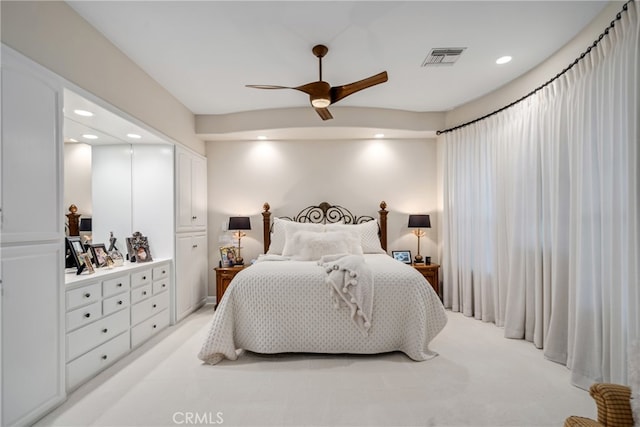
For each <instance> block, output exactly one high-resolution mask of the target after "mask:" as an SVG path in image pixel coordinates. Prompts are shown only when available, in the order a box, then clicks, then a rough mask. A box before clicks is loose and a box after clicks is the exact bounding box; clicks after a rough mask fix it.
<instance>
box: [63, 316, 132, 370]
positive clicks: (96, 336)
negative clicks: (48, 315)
mask: <svg viewBox="0 0 640 427" xmlns="http://www.w3.org/2000/svg"><path fill="white" fill-rule="evenodd" d="M128 328H129V310H120V311H118V312H116V313H113V314H111V315H109V316H107V317H103V318H102V319H100V320H97V321H95V322H93V323H91V324H89V325H87V326H83V327H82V328H80V329H77V330H75V331H73V332H70V333H68V334H67V361H70V360H73V359H75V358H76V357H78V356H80V355H81V354H82V353H85V352H86V351H88V350H91V349H92V348H94V347H97V346H99V345H100V344H102V343H104V342H106V341H107V340H109V339H111V338H113V337H115V336H116V335H118V334H120V333H122V332H124V331H126V330H127V329H128Z"/></svg>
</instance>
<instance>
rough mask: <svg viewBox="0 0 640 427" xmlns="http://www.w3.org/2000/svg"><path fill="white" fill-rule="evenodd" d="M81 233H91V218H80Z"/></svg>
mask: <svg viewBox="0 0 640 427" xmlns="http://www.w3.org/2000/svg"><path fill="white" fill-rule="evenodd" d="M79 231H91V218H80V229H79Z"/></svg>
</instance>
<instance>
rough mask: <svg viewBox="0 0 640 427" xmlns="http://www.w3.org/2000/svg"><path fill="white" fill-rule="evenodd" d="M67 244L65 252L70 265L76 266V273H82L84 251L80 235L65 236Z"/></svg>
mask: <svg viewBox="0 0 640 427" xmlns="http://www.w3.org/2000/svg"><path fill="white" fill-rule="evenodd" d="M65 241H66V244H67V252H68V253H69V255H68V256H69V263H68V265H69V266H70V267H76V269H77V270H76V274H80V273H82V270H84V268H85V265H84V256H83V254H84V253H85V249H84V245H83V244H82V239H81V238H80V236H69V237H66V238H65Z"/></svg>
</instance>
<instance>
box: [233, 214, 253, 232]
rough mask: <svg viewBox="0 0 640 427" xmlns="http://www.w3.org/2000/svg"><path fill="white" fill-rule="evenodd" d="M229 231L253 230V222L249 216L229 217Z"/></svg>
mask: <svg viewBox="0 0 640 427" xmlns="http://www.w3.org/2000/svg"><path fill="white" fill-rule="evenodd" d="M229 230H251V220H250V219H249V217H248V216H232V217H229Z"/></svg>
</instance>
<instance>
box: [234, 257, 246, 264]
mask: <svg viewBox="0 0 640 427" xmlns="http://www.w3.org/2000/svg"><path fill="white" fill-rule="evenodd" d="M235 265H244V259H242V257H238V258H236V264H235Z"/></svg>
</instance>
